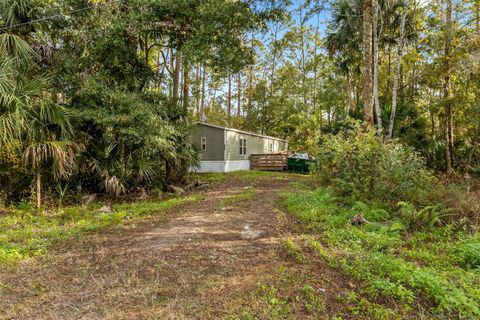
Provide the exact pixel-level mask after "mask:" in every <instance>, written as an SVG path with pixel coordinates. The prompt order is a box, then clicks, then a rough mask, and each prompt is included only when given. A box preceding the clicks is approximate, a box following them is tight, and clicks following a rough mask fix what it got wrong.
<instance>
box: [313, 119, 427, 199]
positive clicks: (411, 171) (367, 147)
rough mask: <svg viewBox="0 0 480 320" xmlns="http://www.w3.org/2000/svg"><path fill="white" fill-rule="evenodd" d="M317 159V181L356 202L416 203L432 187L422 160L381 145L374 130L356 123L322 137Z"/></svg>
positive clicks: (389, 144) (403, 150) (408, 150)
mask: <svg viewBox="0 0 480 320" xmlns="http://www.w3.org/2000/svg"><path fill="white" fill-rule="evenodd" d="M317 158H318V160H319V165H318V166H317V168H316V174H317V175H319V177H320V179H321V180H322V181H323V182H325V183H326V184H328V185H332V186H333V187H334V188H335V190H336V191H337V192H339V193H340V194H341V195H352V196H354V197H355V198H356V199H365V200H376V201H380V202H387V203H391V204H393V203H395V202H397V201H398V199H402V200H405V201H410V202H412V203H419V202H422V201H423V200H424V198H425V197H427V195H428V194H429V192H430V190H432V188H433V185H434V181H433V180H434V179H433V177H432V174H431V173H430V172H429V171H428V170H427V169H426V167H425V163H424V161H423V159H422V158H421V157H420V156H418V155H417V154H416V153H415V152H414V151H413V150H412V149H411V148H408V147H405V146H403V145H401V144H399V143H396V142H387V143H386V142H383V141H382V138H381V137H379V136H378V135H377V132H376V131H375V130H374V129H369V128H367V127H362V126H361V125H360V124H356V123H354V124H353V127H352V128H351V129H346V130H345V131H342V132H340V133H338V134H336V135H329V136H327V137H325V138H324V140H323V141H322V145H321V147H320V149H319V153H318V154H317ZM352 168H354V169H352Z"/></svg>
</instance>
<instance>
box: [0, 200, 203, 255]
mask: <svg viewBox="0 0 480 320" xmlns="http://www.w3.org/2000/svg"><path fill="white" fill-rule="evenodd" d="M202 198H203V197H202V196H200V195H193V196H188V197H183V198H171V199H168V200H156V201H143V202H132V203H124V204H119V205H115V206H113V212H112V213H103V214H102V213H100V212H99V209H100V207H101V205H100V204H95V205H92V206H89V207H65V208H63V209H59V210H57V211H54V212H50V213H39V212H38V211H37V210H35V209H28V208H23V209H10V210H9V213H8V214H7V215H5V216H1V217H0V264H4V263H9V262H15V261H18V260H21V259H23V258H26V257H29V256H38V255H42V254H44V253H45V252H46V251H47V250H48V248H49V247H50V246H51V245H52V243H54V242H55V241H57V240H60V239H65V238H68V237H72V236H75V235H79V234H81V233H85V232H92V231H96V230H99V229H103V228H106V227H110V226H115V225H120V224H127V223H129V221H131V220H132V219H135V218H140V217H147V216H151V215H155V214H159V213H161V212H164V211H165V210H167V209H169V208H172V207H174V206H178V205H181V204H184V203H188V202H193V201H198V200H201V199H202Z"/></svg>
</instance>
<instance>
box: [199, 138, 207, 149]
mask: <svg viewBox="0 0 480 320" xmlns="http://www.w3.org/2000/svg"><path fill="white" fill-rule="evenodd" d="M200 145H201V148H202V151H205V150H207V137H202V138H201V139H200Z"/></svg>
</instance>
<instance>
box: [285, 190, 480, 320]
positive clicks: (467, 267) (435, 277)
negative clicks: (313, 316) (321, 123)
mask: <svg viewBox="0 0 480 320" xmlns="http://www.w3.org/2000/svg"><path fill="white" fill-rule="evenodd" d="M298 187H299V186H297V188H296V189H295V191H294V192H291V193H289V194H288V195H286V197H285V198H284V205H285V206H286V207H287V209H288V210H289V212H291V213H293V214H295V215H296V216H297V217H298V218H299V219H300V220H301V221H302V222H303V223H304V224H305V225H306V226H307V227H308V228H307V229H306V230H307V232H310V233H311V234H312V236H311V237H305V239H306V240H307V241H306V242H307V245H308V246H309V247H310V248H312V249H314V250H315V251H316V252H317V253H318V256H320V257H322V258H323V259H326V260H327V261H328V262H329V264H331V265H335V266H337V267H338V268H340V269H342V270H343V271H344V272H345V273H347V274H349V275H351V276H353V277H354V278H356V279H359V280H361V281H363V282H365V283H366V284H367V287H366V288H364V289H363V290H364V292H365V293H366V294H368V296H369V297H372V298H375V297H387V298H390V299H391V300H392V301H396V302H397V303H399V305H400V306H401V309H402V310H403V311H404V312H405V313H408V312H410V311H411V310H413V309H417V310H419V309H425V307H426V308H427V310H428V312H429V313H431V314H432V315H433V316H435V317H437V316H438V317H456V318H461V319H478V318H479V317H480V269H479V267H478V261H479V260H478V259H479V252H478V250H479V248H480V247H479V243H480V235H479V234H478V233H477V234H475V233H473V234H472V233H467V232H466V231H461V230H457V229H455V227H454V226H453V225H447V226H444V227H425V228H423V229H421V230H420V231H418V230H417V231H413V232H407V231H405V230H397V229H395V230H390V229H388V228H387V229H385V228H384V229H382V228H374V229H372V228H368V227H366V226H365V227H358V226H352V225H351V224H350V219H351V218H352V217H353V216H354V215H356V214H357V213H358V205H357V206H356V205H355V204H351V203H348V202H345V201H344V200H345V199H341V198H338V197H336V196H335V194H334V193H333V192H332V191H330V190H328V189H324V188H320V189H316V190H314V191H309V190H300V189H299V188H298ZM363 205H365V204H363ZM363 209H364V210H367V211H368V212H373V213H372V214H371V216H370V218H371V219H374V218H375V217H378V218H385V217H388V216H389V215H388V214H387V213H385V212H383V211H380V210H384V209H380V208H363ZM375 222H377V223H383V221H375ZM314 239H317V240H314ZM357 302H358V304H359V305H362V303H361V301H360V300H359V301H357ZM420 304H422V306H421V305H420ZM372 306H375V305H374V304H370V305H369V306H368V308H370V307H372ZM364 307H365V306H364ZM369 312H370V311H369ZM372 312H374V311H372ZM379 312H380V311H379ZM384 316H385V317H386V318H390V316H389V315H388V312H387V313H384V312H383V311H382V312H380V313H379V318H383V317H384ZM392 317H393V315H392Z"/></svg>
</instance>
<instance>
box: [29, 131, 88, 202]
mask: <svg viewBox="0 0 480 320" xmlns="http://www.w3.org/2000/svg"><path fill="white" fill-rule="evenodd" d="M78 149H79V147H78V145H77V144H76V143H74V142H72V141H67V140H63V141H55V140H50V141H49V140H46V141H34V142H32V143H31V144H30V145H28V146H27V148H26V149H25V151H24V153H23V160H24V163H25V164H26V165H27V166H30V167H31V168H32V169H33V172H34V173H35V186H36V198H37V202H36V204H37V208H40V207H41V204H42V200H41V199H42V176H43V175H45V174H46V173H53V176H54V179H55V180H59V179H64V178H68V177H69V176H70V175H71V174H72V173H73V172H74V170H75V156H76V154H77V152H78ZM47 169H48V170H47Z"/></svg>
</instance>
